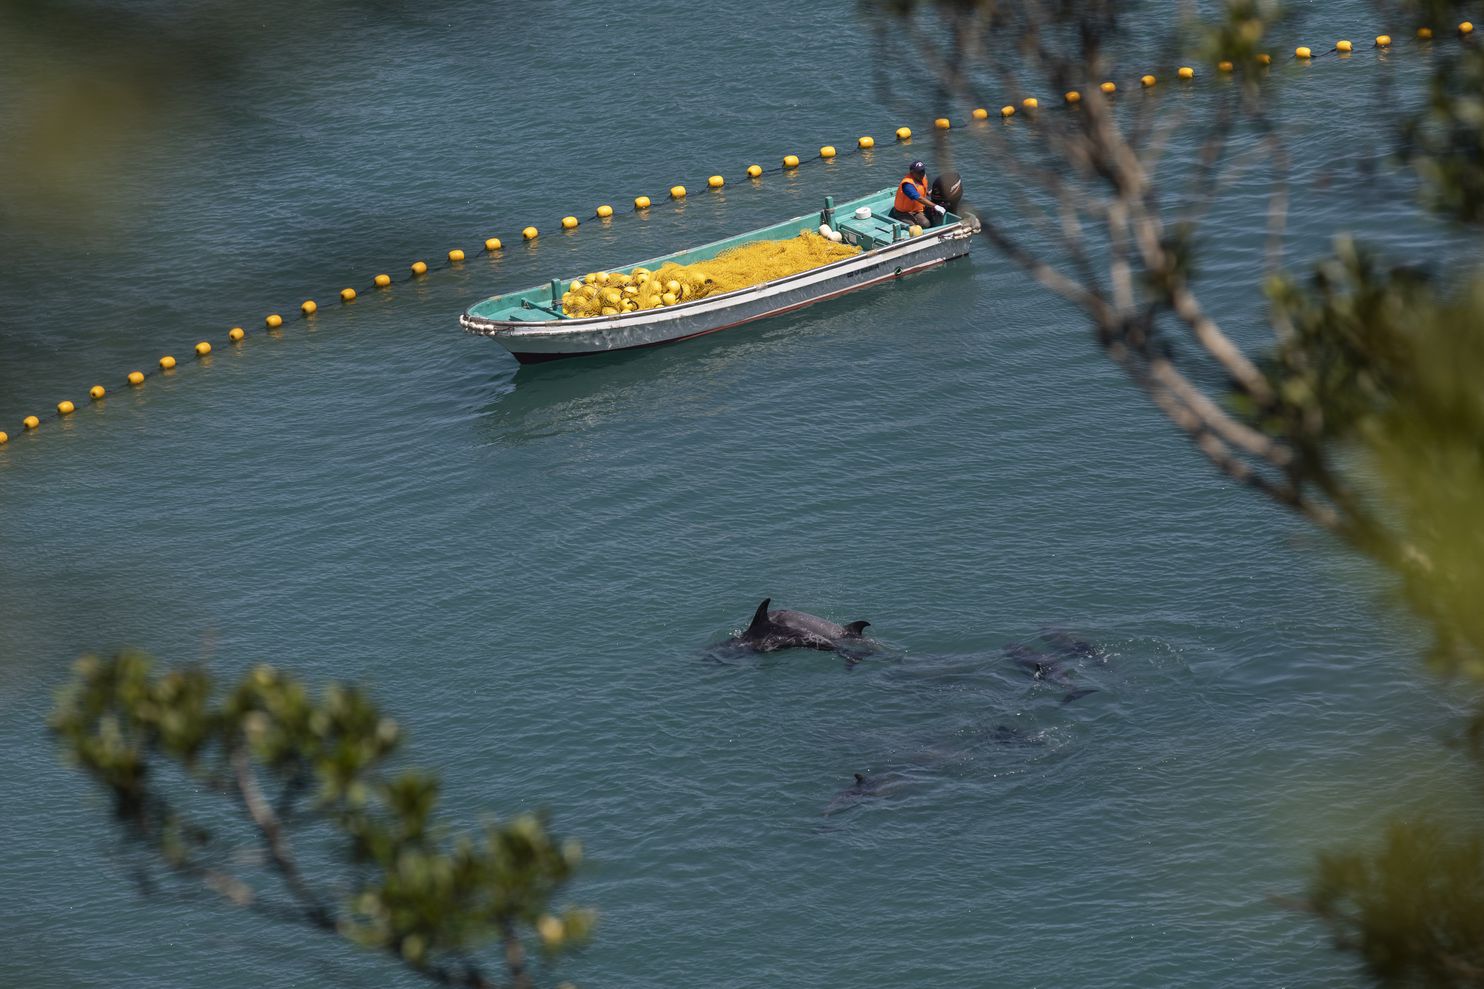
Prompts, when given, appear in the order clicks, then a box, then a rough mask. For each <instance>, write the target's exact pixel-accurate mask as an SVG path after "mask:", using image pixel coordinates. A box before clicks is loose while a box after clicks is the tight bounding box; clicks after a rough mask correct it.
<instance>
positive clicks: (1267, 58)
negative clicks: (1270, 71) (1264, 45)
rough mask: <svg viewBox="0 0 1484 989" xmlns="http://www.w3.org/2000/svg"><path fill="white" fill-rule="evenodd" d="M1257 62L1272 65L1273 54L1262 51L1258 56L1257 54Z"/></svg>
mask: <svg viewBox="0 0 1484 989" xmlns="http://www.w3.org/2000/svg"><path fill="white" fill-rule="evenodd" d="M1257 64H1258V65H1272V64H1273V56H1271V55H1269V54H1268V53H1267V52H1260V53H1259V54H1258V56H1257Z"/></svg>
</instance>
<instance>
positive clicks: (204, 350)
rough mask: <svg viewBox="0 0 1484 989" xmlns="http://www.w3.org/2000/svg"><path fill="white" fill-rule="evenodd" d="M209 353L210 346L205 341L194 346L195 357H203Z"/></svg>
mask: <svg viewBox="0 0 1484 989" xmlns="http://www.w3.org/2000/svg"><path fill="white" fill-rule="evenodd" d="M209 353H211V344H209V343H207V342H206V341H205V340H202V341H201V342H200V343H198V344H196V356H197V357H205V356H206V355H207V354H209Z"/></svg>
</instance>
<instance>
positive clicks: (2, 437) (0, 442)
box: [0, 429, 10, 446]
mask: <svg viewBox="0 0 1484 989" xmlns="http://www.w3.org/2000/svg"><path fill="white" fill-rule="evenodd" d="M9 442H10V434H8V433H7V432H5V430H3V429H0V446H4V445H5V444H7V443H9Z"/></svg>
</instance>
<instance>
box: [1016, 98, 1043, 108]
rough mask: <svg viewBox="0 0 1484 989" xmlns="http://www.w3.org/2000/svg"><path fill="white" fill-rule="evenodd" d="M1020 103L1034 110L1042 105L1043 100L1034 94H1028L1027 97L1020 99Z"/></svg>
mask: <svg viewBox="0 0 1484 989" xmlns="http://www.w3.org/2000/svg"><path fill="white" fill-rule="evenodd" d="M1020 105H1021V106H1023V107H1025V108H1026V109H1027V110H1034V109H1036V108H1037V107H1039V106H1040V105H1041V101H1040V100H1038V99H1036V98H1035V97H1034V96H1027V97H1026V98H1025V99H1023V100H1021V101H1020Z"/></svg>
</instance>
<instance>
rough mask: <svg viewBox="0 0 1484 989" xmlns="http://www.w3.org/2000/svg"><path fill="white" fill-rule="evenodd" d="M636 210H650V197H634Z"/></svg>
mask: <svg viewBox="0 0 1484 989" xmlns="http://www.w3.org/2000/svg"><path fill="white" fill-rule="evenodd" d="M634 208H635V209H649V197H648V196H635V197H634Z"/></svg>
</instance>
